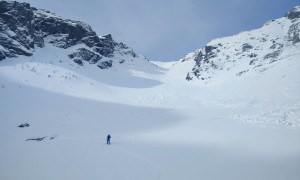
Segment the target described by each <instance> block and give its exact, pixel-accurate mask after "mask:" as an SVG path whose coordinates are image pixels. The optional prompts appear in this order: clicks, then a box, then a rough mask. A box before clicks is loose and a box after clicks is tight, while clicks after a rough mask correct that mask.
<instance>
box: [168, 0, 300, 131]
mask: <svg viewBox="0 0 300 180" xmlns="http://www.w3.org/2000/svg"><path fill="white" fill-rule="evenodd" d="M299 9H300V6H297V7H295V8H294V9H293V10H291V11H289V12H288V13H287V14H286V16H285V17H282V18H279V19H275V20H271V21H269V22H267V23H266V24H265V25H264V26H263V27H261V28H259V29H256V30H252V31H246V32H242V33H240V34H237V35H234V36H230V37H224V38H220V39H215V40H212V41H211V42H209V43H208V44H207V45H206V46H205V47H204V48H202V49H198V50H196V51H195V52H191V53H189V54H187V55H186V56H185V57H183V58H182V59H180V60H179V61H178V62H176V63H175V64H174V65H173V66H172V67H171V68H170V71H169V72H168V76H169V77H172V78H174V79H175V81H180V80H181V81H182V80H184V79H185V80H186V81H188V82H190V84H191V86H194V87H198V92H197V91H195V94H198V95H195V94H192V95H191V96H192V98H191V99H193V98H194V99H197V100H198V101H200V102H201V101H202V102H203V101H206V102H207V103H213V104H219V105H224V106H235V107H239V108H242V107H244V108H245V109H244V112H243V113H241V112H242V111H241V110H240V109H239V110H238V113H236V114H235V115H233V118H234V119H236V120H238V121H242V122H248V123H255V124H256V123H259V124H261V125H263V126H265V125H266V124H269V123H274V122H278V123H279V124H287V125H295V126H299V119H300V94H299V92H300V82H299V77H300V72H299V69H300V61H299V60H300V41H299V37H300V36H299V34H300V13H299ZM170 81H172V80H171V78H170ZM173 81H174V80H173ZM205 89H206V90H205ZM197 100H195V101H197ZM287 119H288V120H287Z"/></svg>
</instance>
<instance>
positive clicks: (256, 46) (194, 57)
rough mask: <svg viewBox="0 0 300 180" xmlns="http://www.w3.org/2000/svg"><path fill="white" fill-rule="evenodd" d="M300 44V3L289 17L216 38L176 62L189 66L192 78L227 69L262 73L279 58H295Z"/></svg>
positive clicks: (209, 76) (188, 74)
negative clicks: (257, 27)
mask: <svg viewBox="0 0 300 180" xmlns="http://www.w3.org/2000/svg"><path fill="white" fill-rule="evenodd" d="M299 45H300V6H297V7H295V8H294V9H292V10H291V11H289V12H288V13H287V14H286V16H285V17H282V18H279V19H275V20H271V21H269V22H267V23H265V24H264V26H263V27H261V28H259V29H255V30H252V31H246V32H242V33H240V34H237V35H234V36H229V37H224V38H219V39H215V40H212V41H211V42H209V43H208V44H207V45H206V46H205V47H203V48H201V49H198V50H196V51H195V52H192V53H189V54H187V55H186V56H185V57H183V58H182V59H180V62H179V63H177V64H176V65H175V66H176V67H177V69H180V67H184V68H185V69H186V71H185V72H184V73H185V75H186V76H185V78H186V80H188V81H191V80H197V79H199V80H202V81H205V82H208V81H210V79H212V78H214V77H216V76H218V75H221V74H223V73H222V72H226V71H228V73H227V74H235V75H236V76H243V75H245V74H248V73H250V72H255V74H257V75H259V74H261V73H263V72H264V71H266V70H268V69H269V68H271V67H273V66H274V65H276V63H277V62H278V61H281V60H286V59H287V58H289V59H294V58H293V57H295V56H296V55H297V54H299V52H300V51H299ZM187 67H188V68H189V69H187ZM183 76H184V75H183Z"/></svg>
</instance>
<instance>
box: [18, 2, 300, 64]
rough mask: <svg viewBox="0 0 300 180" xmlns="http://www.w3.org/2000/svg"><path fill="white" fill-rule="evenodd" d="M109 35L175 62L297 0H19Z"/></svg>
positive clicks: (281, 12)
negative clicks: (215, 39)
mask: <svg viewBox="0 0 300 180" xmlns="http://www.w3.org/2000/svg"><path fill="white" fill-rule="evenodd" d="M18 1H20V2H22V1H23V2H24V1H25V2H29V3H31V5H32V6H35V7H37V8H43V9H47V10H50V11H52V12H54V13H56V14H58V15H60V16H62V17H65V18H69V19H74V20H81V21H84V22H86V23H88V24H89V25H91V26H92V28H93V29H94V30H95V31H96V33H97V34H98V35H103V34H108V33H109V34H112V36H113V38H114V39H115V41H117V42H124V43H126V44H127V45H128V46H130V47H132V48H133V49H134V50H135V51H136V52H137V53H138V54H142V55H144V56H146V57H147V58H148V59H150V60H160V61H174V60H178V59H179V58H181V57H183V56H184V55H185V54H186V53H188V52H191V51H194V50H196V49H199V48H201V47H203V46H204V45H205V44H207V43H208V42H209V41H210V40H212V39H214V38H218V37H224V36H229V35H234V34H236V33H239V32H241V31H246V30H251V29H255V28H259V27H261V26H262V25H263V24H264V23H265V22H266V21H268V20H271V19H276V18H279V17H282V16H284V15H285V13H286V12H287V11H288V10H290V9H292V8H293V7H294V6H296V5H300V0H18Z"/></svg>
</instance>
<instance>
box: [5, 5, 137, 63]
mask: <svg viewBox="0 0 300 180" xmlns="http://www.w3.org/2000/svg"><path fill="white" fill-rule="evenodd" d="M46 44H51V45H53V46H56V47H58V48H62V49H68V48H70V47H74V46H75V45H76V47H77V46H78V48H77V49H75V50H74V51H73V52H72V53H70V54H69V58H70V59H72V60H73V61H74V62H76V63H78V64H79V65H83V64H84V63H83V62H88V63H90V64H98V63H99V64H98V67H100V68H101V69H106V68H109V67H111V66H112V62H111V61H112V60H111V59H109V60H108V59H107V58H112V57H113V56H114V53H115V51H116V50H117V51H118V52H121V53H126V54H129V55H131V56H132V58H134V57H135V56H136V54H135V53H134V52H133V50H132V49H130V48H129V47H127V46H126V45H125V44H123V43H116V42H115V41H114V40H113V39H112V36H111V35H110V34H108V35H105V36H102V37H99V36H98V35H97V34H96V33H95V32H94V31H93V30H92V28H91V27H90V26H89V25H87V24H85V23H83V22H80V21H74V20H69V19H63V18H61V17H59V16H57V15H55V14H53V13H51V12H49V11H46V10H41V9H36V8H34V7H30V5H29V4H28V3H19V2H13V1H0V61H1V60H4V59H6V58H11V57H17V56H20V55H22V56H31V55H33V53H34V50H35V49H36V48H43V47H44V46H45V45H46ZM101 61H103V62H101Z"/></svg>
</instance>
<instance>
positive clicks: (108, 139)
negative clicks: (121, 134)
mask: <svg viewBox="0 0 300 180" xmlns="http://www.w3.org/2000/svg"><path fill="white" fill-rule="evenodd" d="M110 138H111V136H110V134H108V135H107V137H106V144H108V145H110Z"/></svg>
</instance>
